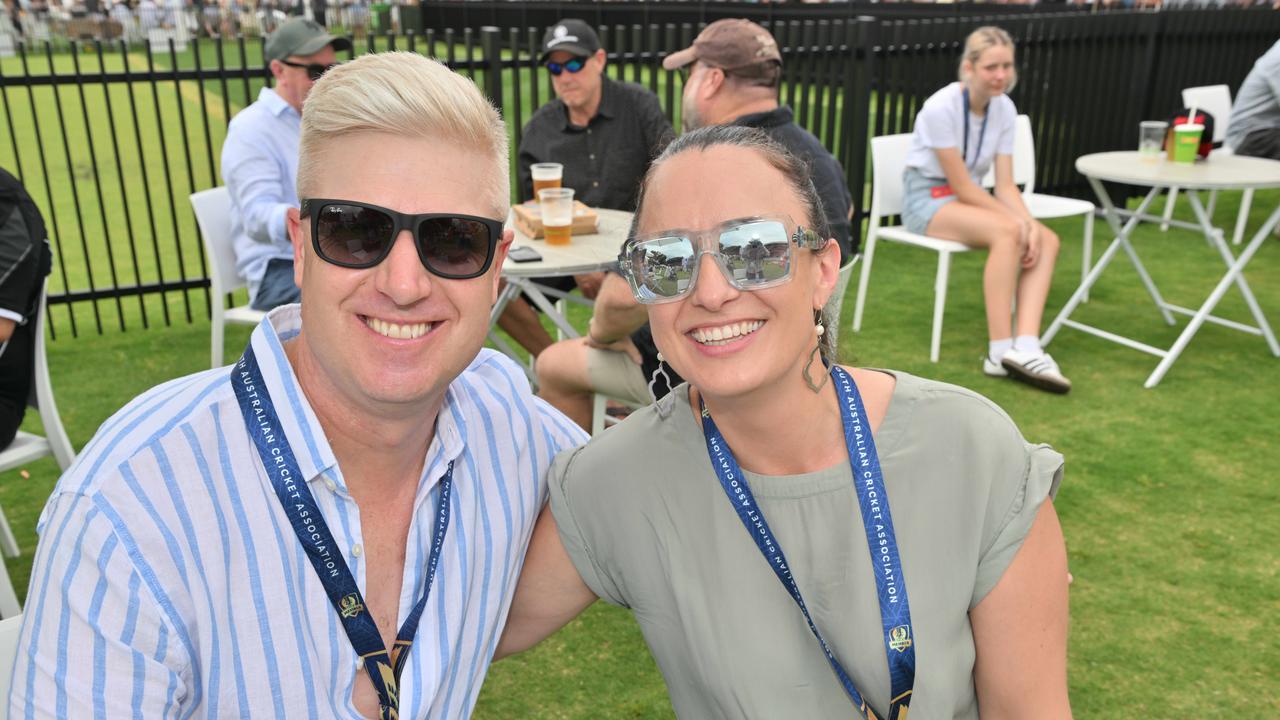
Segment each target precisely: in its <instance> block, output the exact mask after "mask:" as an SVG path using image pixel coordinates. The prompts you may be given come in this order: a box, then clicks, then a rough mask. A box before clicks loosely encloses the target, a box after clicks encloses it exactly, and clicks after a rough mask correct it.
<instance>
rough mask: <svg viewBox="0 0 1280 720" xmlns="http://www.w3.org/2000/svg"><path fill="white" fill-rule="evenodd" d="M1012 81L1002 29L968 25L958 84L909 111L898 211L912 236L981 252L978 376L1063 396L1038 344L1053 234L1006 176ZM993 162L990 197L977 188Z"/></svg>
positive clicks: (1013, 112) (1058, 376) (1063, 381)
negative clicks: (983, 342) (912, 115)
mask: <svg viewBox="0 0 1280 720" xmlns="http://www.w3.org/2000/svg"><path fill="white" fill-rule="evenodd" d="M1016 82H1017V71H1016V70H1015V69H1014V65H1013V40H1012V38H1010V37H1009V33H1007V32H1005V31H1004V30H1002V29H1000V28H998V27H990V26H988V27H981V28H978V29H977V30H974V31H973V32H972V33H971V34H970V35H969V37H968V38H967V39H966V40H965V49H964V56H963V57H962V59H961V61H960V81H959V82H955V83H951V84H950V85H947V86H946V87H944V88H942V89H941V90H939V91H938V92H936V93H934V94H933V96H931V97H930V98H929V99H928V100H927V101H926V102H925V104H924V107H923V108H921V110H920V113H919V114H918V115H917V116H916V123H915V132H914V135H913V137H912V142H911V151H910V153H908V155H907V163H906V164H907V169H906V172H905V174H904V177H903V182H904V188H903V190H904V197H903V213H902V217H903V221H904V223H905V224H906V226H907V229H909V230H911V231H912V232H916V233H920V234H924V235H929V236H930V237H935V238H942V239H946V240H956V241H959V242H962V243H964V244H965V245H969V246H971V247H977V248H986V249H987V252H988V257H987V266H986V271H985V272H984V273H983V294H984V296H985V298H986V305H987V331H988V335H989V338H990V346H989V348H988V352H987V355H986V357H984V358H983V360H982V370H983V372H985V373H986V374H987V375H992V376H997V377H1004V376H1012V377H1014V378H1017V379H1019V380H1023V381H1025V382H1028V383H1030V384H1032V385H1034V386H1036V387H1039V388H1041V389H1044V390H1048V391H1050V392H1057V393H1065V392H1067V391H1069V390H1070V389H1071V381H1069V380H1068V379H1067V378H1066V377H1065V376H1063V374H1062V372H1061V370H1059V368H1058V365H1057V363H1055V362H1054V361H1053V358H1051V357H1050V356H1049V355H1048V353H1046V352H1045V351H1044V350H1043V348H1041V347H1040V321H1041V318H1042V316H1043V314H1044V303H1045V298H1046V297H1047V296H1048V294H1049V284H1050V282H1051V281H1052V279H1053V268H1054V265H1055V263H1056V262H1057V259H1058V248H1059V242H1058V236H1057V235H1055V234H1054V232H1053V231H1052V230H1050V229H1049V228H1047V227H1045V226H1044V224H1043V223H1040V222H1038V221H1037V220H1036V219H1035V218H1033V217H1032V216H1031V213H1030V212H1029V211H1028V210H1027V207H1026V205H1025V204H1023V202H1022V194H1021V192H1019V190H1018V186H1017V185H1015V184H1014V182H1013V135H1014V121H1015V118H1016V117H1017V114H1018V111H1017V109H1015V108H1014V105H1013V101H1012V100H1010V99H1009V97H1008V95H1006V94H1005V93H1007V92H1008V91H1009V90H1011V89H1012V88H1013V86H1014V84H1015V83H1016ZM993 163H994V165H995V193H994V194H992V193H990V192H988V191H987V190H985V189H984V188H983V187H982V178H983V177H984V176H985V175H986V174H987V172H988V171H989V170H990V169H991V167H992V164H993ZM1015 298H1016V300H1017V304H1016V307H1017V317H1016V321H1015V320H1014V319H1013V318H1012V316H1013V315H1014V307H1015V304H1014V300H1015ZM1015 322H1016V327H1015ZM1015 331H1016V332H1015Z"/></svg>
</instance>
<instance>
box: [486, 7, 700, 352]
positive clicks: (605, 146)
mask: <svg viewBox="0 0 1280 720" xmlns="http://www.w3.org/2000/svg"><path fill="white" fill-rule="evenodd" d="M538 62H539V63H540V64H541V65H542V66H543V67H544V68H546V70H547V72H548V73H549V74H550V75H551V85H552V87H554V88H555V91H556V95H557V97H556V98H555V99H554V100H551V101H550V102H548V103H547V104H545V105H543V106H542V107H540V108H538V110H537V112H535V113H534V114H533V117H531V118H529V122H528V123H526V124H525V126H524V133H523V136H522V137H521V139H520V147H519V149H518V151H517V153H516V171H517V173H518V175H519V178H520V188H521V193H520V194H521V196H522V197H525V198H530V199H535V198H533V171H532V170H531V168H532V166H533V164H534V163H544V162H555V163H560V164H562V165H563V166H564V176H563V180H562V182H561V184H562V185H563V186H564V187H567V188H573V189H574V199H576V200H579V201H581V202H582V203H584V204H586V205H588V206H589V207H593V208H608V209H610V210H626V211H632V210H635V209H636V190H637V188H639V186H640V178H642V177H644V173H645V171H646V170H648V169H649V163H650V162H652V161H653V158H655V157H657V155H658V153H660V152H662V149H663V148H664V147H666V145H667V143H669V142H671V139H672V138H673V137H675V132H674V131H673V130H672V129H671V121H669V120H667V116H666V115H664V114H663V112H662V107H661V106H660V105H659V104H658V96H657V95H654V94H653V93H652V92H650V91H649V90H648V89H647V88H645V87H643V86H641V85H638V84H636V83H628V82H620V81H616V80H611V79H610V78H609V77H608V75H606V74H605V65H606V64H607V62H608V59H607V57H606V55H605V49H604V47H603V46H602V45H601V44H600V37H599V36H598V35H596V32H595V30H592V29H591V26H590V25H588V24H587V23H586V22H584V21H582V20H578V19H575V18H565V19H563V20H560V21H559V22H557V23H556V24H555V25H552V26H551V27H549V28H547V31H546V34H545V35H544V36H543V39H542V54H541V55H540V56H539V57H538ZM604 278H605V274H604V273H600V272H597V273H585V274H582V275H577V276H575V277H565V278H539V279H538V282H539V283H540V284H542V285H547V286H550V287H554V288H557V289H560V290H564V291H566V292H567V291H569V290H572V289H573V288H574V286H575V285H576V286H577V287H579V288H581V290H582V293H583V294H584V295H586V296H587V297H590V298H595V297H596V294H597V293H598V292H599V291H600V288H601V283H602V282H603V281H604ZM498 325H499V326H500V327H501V328H502V329H503V330H505V331H506V332H507V333H508V334H509V335H511V337H512V338H513V339H514V340H515V341H516V342H518V343H520V345H521V346H523V347H524V348H525V349H526V350H528V351H529V353H530V354H531V355H534V356H537V355H540V354H541V353H542V351H543V350H545V349H546V348H547V347H548V346H549V345H551V343H552V339H551V335H549V334H548V333H547V331H546V330H545V329H543V327H542V323H541V321H540V320H539V319H538V316H537V314H536V313H535V312H534V308H533V306H532V305H530V304H529V303H528V302H527V301H526V300H525V299H524V298H523V297H520V298H517V299H516V300H514V301H512V302H511V303H510V304H508V305H507V308H506V311H505V312H503V314H502V317H500V318H499V319H498Z"/></svg>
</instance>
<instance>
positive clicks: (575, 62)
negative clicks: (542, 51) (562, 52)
mask: <svg viewBox="0 0 1280 720" xmlns="http://www.w3.org/2000/svg"><path fill="white" fill-rule="evenodd" d="M586 66H587V59H586V58H573V59H571V60H567V61H565V62H562V63H558V62H549V63H547V69H548V70H550V71H551V74H552V75H555V76H556V77H560V73H562V72H564V71H566V70H568V71H569V72H570V73H576V72H581V71H582V68H584V67H586Z"/></svg>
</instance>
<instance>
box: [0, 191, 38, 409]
mask: <svg viewBox="0 0 1280 720" xmlns="http://www.w3.org/2000/svg"><path fill="white" fill-rule="evenodd" d="M47 238H48V233H46V232H45V227H44V220H43V219H42V218H41V217H40V211H39V209H38V208H36V205H35V203H34V202H32V200H31V196H30V195H28V194H27V192H26V190H24V189H23V188H22V184H21V183H20V182H18V179H17V178H15V177H14V176H13V175H10V174H9V173H8V172H6V171H5V170H3V169H0V316H2V317H5V318H8V319H10V320H14V321H15V322H17V327H15V328H14V331H13V335H12V336H11V337H10V338H9V340H8V342H6V343H4V344H3V347H2V348H0V413H8V414H10V415H12V414H13V413H15V412H16V413H17V416H18V418H19V420H20V419H21V416H22V411H23V410H24V409H25V408H26V406H27V397H28V395H29V394H30V392H31V364H32V362H33V360H34V357H35V342H34V335H35V326H36V323H35V322H34V320H35V316H36V313H37V312H39V309H40V290H41V288H42V287H43V284H44V277H45V276H46V275H48V274H49V268H50V257H49V243H48V239H47ZM4 424H5V420H3V419H0V426H3V425H4ZM15 424H16V422H15Z"/></svg>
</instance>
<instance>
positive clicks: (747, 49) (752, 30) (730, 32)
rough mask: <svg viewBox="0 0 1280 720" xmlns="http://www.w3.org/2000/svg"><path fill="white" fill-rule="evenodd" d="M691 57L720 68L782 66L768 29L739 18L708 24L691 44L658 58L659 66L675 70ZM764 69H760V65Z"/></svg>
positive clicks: (741, 68) (733, 69)
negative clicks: (661, 58)
mask: <svg viewBox="0 0 1280 720" xmlns="http://www.w3.org/2000/svg"><path fill="white" fill-rule="evenodd" d="M695 60H701V61H702V62H704V63H706V64H707V65H710V66H711V67H717V68H721V69H723V70H731V71H738V72H739V73H741V72H742V71H744V70H745V71H748V72H750V70H751V69H753V68H754V67H756V66H760V65H764V64H771V65H775V66H781V65H782V55H781V54H779V53H778V43H777V41H775V40H774V39H773V35H770V34H769V31H768V30H765V29H764V28H762V27H760V26H759V25H757V24H755V23H753V22H751V21H750V20H744V19H742V18H725V19H723V20H717V21H715V22H713V23H711V24H710V25H708V26H707V27H706V28H705V29H703V31H702V32H700V33H698V37H697V38H695V39H694V41H693V45H692V46H690V47H687V48H685V49H684V50H680V51H678V52H674V53H671V54H670V55H668V56H667V57H666V58H665V59H663V61H662V67H664V68H666V69H668V70H675V69H676V68H682V67H684V66H686V65H689V64H691V63H693V62H694V61H695ZM761 71H762V72H763V71H764V68H761Z"/></svg>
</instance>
